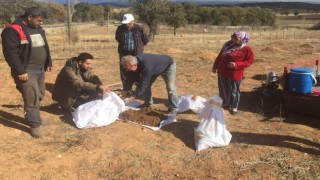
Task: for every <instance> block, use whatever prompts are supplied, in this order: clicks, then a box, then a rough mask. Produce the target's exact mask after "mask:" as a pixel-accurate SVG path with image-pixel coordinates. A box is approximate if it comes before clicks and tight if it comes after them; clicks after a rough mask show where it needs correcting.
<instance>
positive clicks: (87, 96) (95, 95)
mask: <svg viewBox="0 0 320 180" xmlns="http://www.w3.org/2000/svg"><path fill="white" fill-rule="evenodd" d="M97 99H102V95H100V94H99V91H98V90H97V91H94V92H90V91H86V90H82V91H81V92H80V95H79V96H78V97H77V98H76V100H75V102H74V104H73V106H72V107H73V108H75V109H76V108H78V107H79V106H80V105H82V104H85V103H87V102H90V101H93V100H97Z"/></svg>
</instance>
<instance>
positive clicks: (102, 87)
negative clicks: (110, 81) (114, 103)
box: [99, 85, 111, 93]
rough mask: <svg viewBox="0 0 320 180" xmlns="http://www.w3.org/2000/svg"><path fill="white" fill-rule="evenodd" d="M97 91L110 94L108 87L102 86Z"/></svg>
mask: <svg viewBox="0 0 320 180" xmlns="http://www.w3.org/2000/svg"><path fill="white" fill-rule="evenodd" d="M99 90H100V92H102V93H106V92H111V89H110V88H109V87H108V86H103V85H100V86H99Z"/></svg>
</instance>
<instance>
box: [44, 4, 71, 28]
mask: <svg viewBox="0 0 320 180" xmlns="http://www.w3.org/2000/svg"><path fill="white" fill-rule="evenodd" d="M41 6H43V7H44V8H46V9H47V11H48V20H47V21H48V23H61V22H64V21H65V20H66V15H67V14H66V10H65V9H64V7H63V6H62V5H60V4H58V3H55V2H49V3H41Z"/></svg>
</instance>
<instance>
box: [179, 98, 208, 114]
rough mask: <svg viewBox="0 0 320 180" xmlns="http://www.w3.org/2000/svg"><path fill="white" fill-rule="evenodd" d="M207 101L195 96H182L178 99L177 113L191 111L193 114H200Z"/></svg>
mask: <svg viewBox="0 0 320 180" xmlns="http://www.w3.org/2000/svg"><path fill="white" fill-rule="evenodd" d="M206 101H207V99H205V98H203V97H201V96H195V95H182V96H180V97H179V106H178V112H185V111H187V110H189V109H190V110H191V111H192V112H194V113H200V112H201V111H202V109H203V108H204V107H205V102H206Z"/></svg>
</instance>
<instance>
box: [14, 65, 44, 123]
mask: <svg viewBox="0 0 320 180" xmlns="http://www.w3.org/2000/svg"><path fill="white" fill-rule="evenodd" d="M27 73H28V81H20V80H19V79H18V74H16V73H14V72H12V73H11V74H12V77H13V79H14V81H15V83H16V88H17V89H18V90H19V92H20V93H21V95H22V98H23V102H24V111H25V115H24V117H25V118H26V120H27V122H28V124H29V126H30V127H31V128H35V127H39V126H40V125H41V123H42V120H41V118H40V101H41V100H42V99H43V97H44V93H45V82H44V79H45V72H44V68H38V69H32V70H27Z"/></svg>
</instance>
